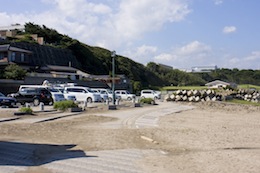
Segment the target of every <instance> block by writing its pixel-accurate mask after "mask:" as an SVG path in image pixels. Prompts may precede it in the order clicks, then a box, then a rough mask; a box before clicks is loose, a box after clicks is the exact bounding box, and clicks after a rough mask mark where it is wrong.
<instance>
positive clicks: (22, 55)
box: [0, 44, 33, 69]
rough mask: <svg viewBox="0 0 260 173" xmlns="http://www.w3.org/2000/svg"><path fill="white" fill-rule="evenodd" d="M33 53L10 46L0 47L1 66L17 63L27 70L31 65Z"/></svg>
mask: <svg viewBox="0 0 260 173" xmlns="http://www.w3.org/2000/svg"><path fill="white" fill-rule="evenodd" d="M32 53H33V52H31V51H29V50H25V49H21V48H17V47H14V46H11V45H9V44H6V45H0V66H6V65H8V64H10V63H17V64H19V65H21V66H24V68H25V69H26V67H27V66H30V65H31V62H32V59H31V57H32Z"/></svg>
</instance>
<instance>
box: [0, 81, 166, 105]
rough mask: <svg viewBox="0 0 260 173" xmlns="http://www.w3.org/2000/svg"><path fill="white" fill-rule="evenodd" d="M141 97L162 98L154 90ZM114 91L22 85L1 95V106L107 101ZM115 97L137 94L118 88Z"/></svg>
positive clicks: (129, 96)
mask: <svg viewBox="0 0 260 173" xmlns="http://www.w3.org/2000/svg"><path fill="white" fill-rule="evenodd" d="M140 97H141V98H152V99H160V97H161V96H160V93H158V92H156V91H153V90H142V91H141V96H140ZM112 98H113V92H112V90H109V89H104V88H88V87H84V86H66V87H50V86H44V85H21V86H20V87H19V91H18V92H17V93H12V94H8V97H5V96H4V95H3V94H1V95H0V106H2V105H5V106H10V107H11V106H14V105H16V103H20V104H25V103H33V105H34V106H38V105H39V104H40V103H41V102H43V103H44V104H52V103H53V102H57V101H63V100H73V101H77V102H88V103H92V102H105V101H107V100H108V101H110V102H111V101H112ZM115 99H117V100H128V101H131V100H134V99H136V95H135V94H131V93H130V92H129V91H127V90H116V91H115Z"/></svg>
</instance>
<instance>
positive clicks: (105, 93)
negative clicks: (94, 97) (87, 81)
mask: <svg viewBox="0 0 260 173" xmlns="http://www.w3.org/2000/svg"><path fill="white" fill-rule="evenodd" d="M91 90H92V91H94V92H95V93H98V94H100V96H101V98H102V102H105V101H106V100H107V99H108V94H107V92H106V91H103V90H100V89H98V88H91Z"/></svg>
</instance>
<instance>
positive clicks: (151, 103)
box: [140, 98, 155, 105]
mask: <svg viewBox="0 0 260 173" xmlns="http://www.w3.org/2000/svg"><path fill="white" fill-rule="evenodd" d="M140 103H146V104H150V105H154V104H155V102H154V100H153V99H152V98H142V99H141V100H140Z"/></svg>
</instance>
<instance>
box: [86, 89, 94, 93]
mask: <svg viewBox="0 0 260 173" xmlns="http://www.w3.org/2000/svg"><path fill="white" fill-rule="evenodd" d="M86 90H87V91H88V92H90V93H94V91H93V90H91V89H86Z"/></svg>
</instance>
